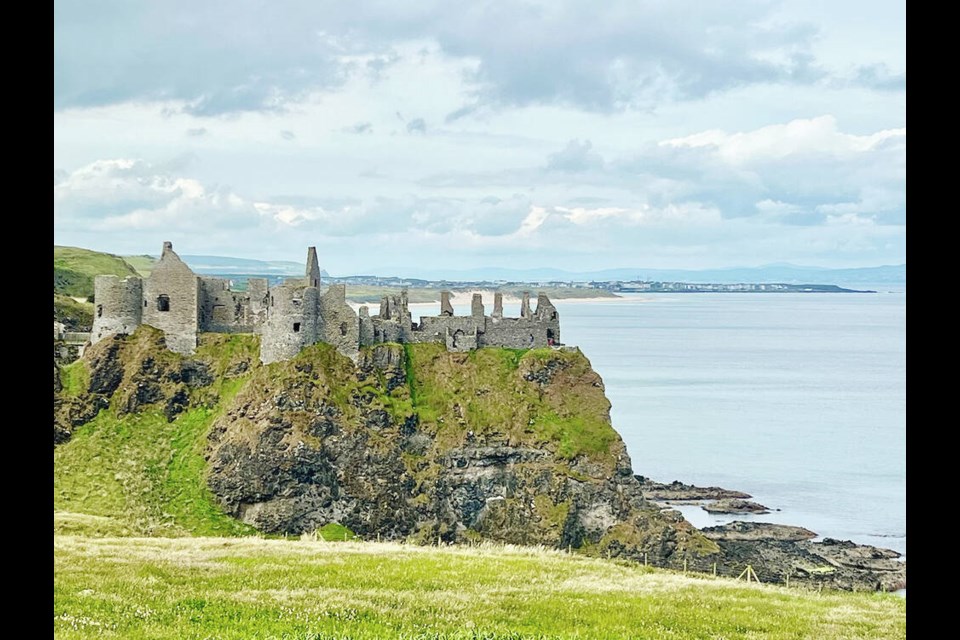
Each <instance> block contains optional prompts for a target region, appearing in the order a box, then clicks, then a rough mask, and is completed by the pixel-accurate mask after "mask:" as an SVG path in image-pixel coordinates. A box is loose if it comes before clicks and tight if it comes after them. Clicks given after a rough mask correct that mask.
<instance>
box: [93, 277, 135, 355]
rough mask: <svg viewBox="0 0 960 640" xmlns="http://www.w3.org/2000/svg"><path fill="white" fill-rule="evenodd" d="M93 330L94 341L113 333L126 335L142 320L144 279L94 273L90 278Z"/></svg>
mask: <svg viewBox="0 0 960 640" xmlns="http://www.w3.org/2000/svg"><path fill="white" fill-rule="evenodd" d="M93 291H94V294H93V296H94V305H93V329H92V331H91V335H90V342H91V343H92V344H96V343H97V342H100V341H101V340H103V339H104V338H106V337H107V336H109V335H111V334H114V333H123V334H129V333H133V332H134V330H135V329H136V328H137V327H139V326H140V323H141V321H142V319H143V280H142V279H140V278H139V277H137V276H127V277H126V278H124V279H122V280H121V279H120V278H119V277H117V276H97V277H96V278H94V280H93Z"/></svg>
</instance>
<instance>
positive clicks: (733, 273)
mask: <svg viewBox="0 0 960 640" xmlns="http://www.w3.org/2000/svg"><path fill="white" fill-rule="evenodd" d="M399 275H403V274H399ZM409 275H416V276H418V277H423V276H424V275H433V276H434V277H443V278H446V279H449V280H465V281H472V280H507V281H512V282H521V281H525V282H530V281H536V282H556V281H559V282H569V281H571V280H572V281H590V280H597V281H609V280H626V281H634V280H647V281H658V282H695V283H705V282H711V283H717V284H736V283H740V282H756V283H774V282H782V283H785V284H856V283H897V284H903V283H906V281H907V265H906V264H900V265H884V266H880V267H862V268H856V269H825V268H822V267H805V266H798V265H792V264H776V265H764V266H761V267H743V268H732V269H699V270H692V269H645V268H642V267H630V268H622V269H603V270H599V271H565V270H563V269H550V268H544V269H504V268H480V269H470V270H460V271H453V270H451V271H444V272H442V273H440V272H437V273H436V274H422V273H417V274H414V273H410V274H409Z"/></svg>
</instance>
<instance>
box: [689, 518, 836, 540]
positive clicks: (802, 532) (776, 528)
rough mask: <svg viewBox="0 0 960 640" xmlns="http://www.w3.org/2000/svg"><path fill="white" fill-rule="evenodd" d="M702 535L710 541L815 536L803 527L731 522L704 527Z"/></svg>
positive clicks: (791, 538)
mask: <svg viewBox="0 0 960 640" xmlns="http://www.w3.org/2000/svg"><path fill="white" fill-rule="evenodd" d="M701 531H703V535H705V536H707V537H708V538H710V539H711V540H780V541H792V542H796V541H798V540H809V539H810V538H816V537H817V534H816V533H814V532H813V531H810V530H809V529H804V528H803V527H794V526H790V525H786V524H771V523H768V522H739V521H738V522H731V523H729V524H723V525H719V526H716V527H704V528H703V529H701Z"/></svg>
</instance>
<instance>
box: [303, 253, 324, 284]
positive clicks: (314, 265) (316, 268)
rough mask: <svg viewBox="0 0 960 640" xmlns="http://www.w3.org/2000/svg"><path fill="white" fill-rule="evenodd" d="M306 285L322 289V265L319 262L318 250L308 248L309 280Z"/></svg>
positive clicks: (307, 279)
mask: <svg viewBox="0 0 960 640" xmlns="http://www.w3.org/2000/svg"><path fill="white" fill-rule="evenodd" d="M304 284H305V285H307V286H308V287H317V288H318V289H319V288H320V263H319V262H317V248H316V247H308V248H307V278H306V282H304Z"/></svg>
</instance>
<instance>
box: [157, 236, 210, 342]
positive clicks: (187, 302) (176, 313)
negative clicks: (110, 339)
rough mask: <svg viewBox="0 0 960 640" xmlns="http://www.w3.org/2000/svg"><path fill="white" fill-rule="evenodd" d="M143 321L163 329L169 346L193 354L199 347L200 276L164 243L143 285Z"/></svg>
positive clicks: (168, 243)
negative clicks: (161, 251)
mask: <svg viewBox="0 0 960 640" xmlns="http://www.w3.org/2000/svg"><path fill="white" fill-rule="evenodd" d="M143 298H144V300H143V303H144V307H143V324H148V325H150V326H151V327H155V328H157V329H160V330H161V331H163V333H164V336H165V338H166V342H167V347H168V348H169V349H170V350H171V351H175V352H177V353H183V354H190V353H193V352H194V350H195V349H196V348H197V333H198V332H199V330H200V326H199V306H200V279H199V278H198V277H197V275H196V274H195V273H193V271H191V270H190V267H188V266H187V265H186V264H185V263H184V262H183V261H182V260H180V256H178V255H177V254H176V253H174V251H173V245H172V244H171V243H170V242H164V243H163V253H162V254H161V256H160V260H159V262H157V264H156V265H155V266H154V268H153V271H151V272H150V277H148V278H147V279H146V281H145V282H144V286H143Z"/></svg>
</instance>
